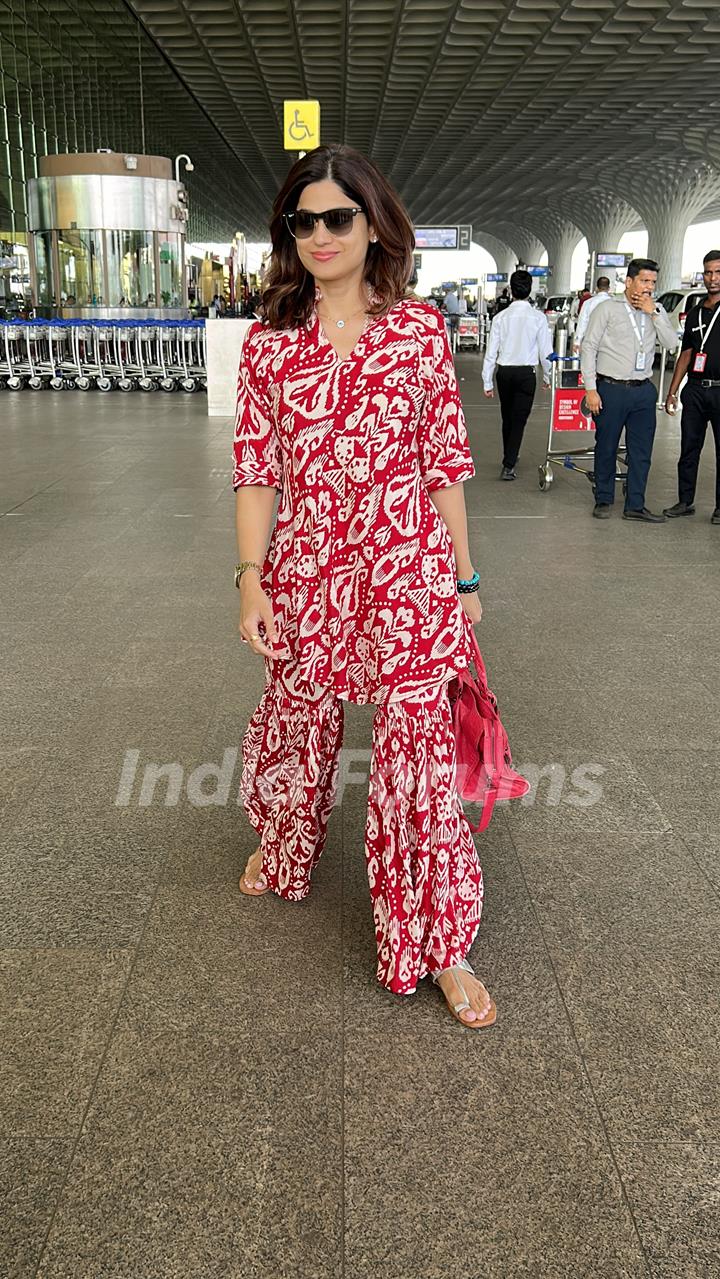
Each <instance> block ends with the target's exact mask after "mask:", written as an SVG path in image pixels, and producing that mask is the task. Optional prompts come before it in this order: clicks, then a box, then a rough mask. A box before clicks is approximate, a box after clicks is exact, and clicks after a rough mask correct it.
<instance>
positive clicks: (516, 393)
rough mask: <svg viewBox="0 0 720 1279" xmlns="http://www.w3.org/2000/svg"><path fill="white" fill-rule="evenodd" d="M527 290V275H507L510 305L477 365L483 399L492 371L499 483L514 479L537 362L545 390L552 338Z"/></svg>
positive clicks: (490, 385)
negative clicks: (498, 431)
mask: <svg viewBox="0 0 720 1279" xmlns="http://www.w3.org/2000/svg"><path fill="white" fill-rule="evenodd" d="M531 288H532V276H531V275H530V272H529V271H513V273H512V275H511V276H510V292H511V294H512V302H511V303H510V305H509V306H508V307H507V308H506V309H505V310H504V311H502V312H501V313H500V315H498V316H496V317H495V319H494V320H493V324H492V328H491V329H490V339H489V341H488V346H487V351H486V353H485V361H484V363H483V386H484V388H485V394H486V396H488V397H492V396H493V395H494V391H493V374H494V373H495V369H496V366H497V388H498V395H499V397H500V411H501V413H502V438H503V462H502V471H501V472H500V478H501V479H502V480H514V479H516V478H517V476H516V472H515V466H516V463H517V460H518V454H519V453H520V445H521V444H522V439H523V435H524V433H525V426H526V423H527V420H528V418H529V416H530V410H531V409H532V406H533V401H534V399H535V370H536V368H537V365H538V363H540V364H542V368H543V375H544V380H543V385H544V386H546V387H548V386H549V385H550V358H549V357H550V354H551V352H552V336H551V334H550V326H549V324H548V322H547V320H546V319H545V316H544V315H543V314H542V313H541V312H540V311H538V310H536V309H535V307H533V306H531V305H530V290H531Z"/></svg>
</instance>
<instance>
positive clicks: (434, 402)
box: [418, 315, 475, 492]
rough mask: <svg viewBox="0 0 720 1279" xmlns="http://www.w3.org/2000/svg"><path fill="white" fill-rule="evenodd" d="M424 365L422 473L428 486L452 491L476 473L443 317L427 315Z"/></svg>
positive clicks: (420, 443) (420, 436)
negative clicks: (450, 488)
mask: <svg viewBox="0 0 720 1279" xmlns="http://www.w3.org/2000/svg"><path fill="white" fill-rule="evenodd" d="M422 362H423V367H424V372H425V375H426V378H427V391H426V394H425V401H424V403H423V406H422V409H421V412H420V421H419V424H418V452H419V458H420V471H421V474H422V478H423V481H424V483H425V485H426V487H427V488H428V489H429V490H430V491H431V492H432V491H433V489H441V488H449V486H450V485H451V484H460V483H461V482H462V481H463V480H469V479H471V478H472V476H473V475H474V474H475V467H474V466H473V460H472V454H471V452H470V445H469V442H468V437H467V429H466V426H465V414H464V413H463V407H462V403H461V401H460V392H459V391H458V385H457V378H456V376H455V365H454V364H453V357H452V351H451V350H450V343H449V341H448V336H447V330H446V328H445V321H444V319H443V317H442V316H441V315H437V316H436V315H430V316H428V332H427V339H426V341H425V342H424V345H423V352H422Z"/></svg>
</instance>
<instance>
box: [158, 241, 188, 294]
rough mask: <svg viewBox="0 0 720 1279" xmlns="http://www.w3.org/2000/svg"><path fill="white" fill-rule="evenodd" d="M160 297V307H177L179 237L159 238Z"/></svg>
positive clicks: (179, 277)
mask: <svg viewBox="0 0 720 1279" xmlns="http://www.w3.org/2000/svg"><path fill="white" fill-rule="evenodd" d="M159 256H160V297H159V299H158V300H159V302H160V304H161V305H162V306H177V305H178V303H179V300H180V299H181V298H182V277H181V271H182V262H181V258H180V236H179V235H168V236H166V237H165V238H163V237H162V236H161V237H160V245H159Z"/></svg>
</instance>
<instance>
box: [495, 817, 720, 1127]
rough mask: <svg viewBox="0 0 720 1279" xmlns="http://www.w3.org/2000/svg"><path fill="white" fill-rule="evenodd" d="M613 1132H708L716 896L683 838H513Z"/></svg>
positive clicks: (716, 1022) (719, 1031)
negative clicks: (549, 842)
mask: <svg viewBox="0 0 720 1279" xmlns="http://www.w3.org/2000/svg"><path fill="white" fill-rule="evenodd" d="M517 847H518V851H519V855H520V859H521V862H522V865H523V868H524V871H525V875H526V879H527V882H528V884H529V886H530V891H531V893H532V897H533V901H534V903H535V906H536V910H537V914H538V918H539V920H540V923H541V927H542V930H543V934H544V938H545V941H546V943H547V947H548V950H549V953H550V956H551V959H552V963H553V966H554V969H555V972H556V974H557V978H558V981H559V983H560V987H561V989H562V992H563V998H564V1001H565V1005H566V1007H567V1010H568V1013H569V1015H570V1018H571V1020H572V1024H573V1027H574V1031H575V1034H576V1036H577V1039H578V1042H579V1044H580V1047H581V1049H582V1052H583V1055H584V1058H585V1061H586V1064H587V1068H588V1071H589V1074H590V1078H591V1080H592V1082H593V1087H594V1089H595V1091H596V1095H597V1099H598V1104H599V1106H600V1108H601V1110H602V1112H603V1116H604V1119H605V1122H606V1125H607V1127H608V1130H609V1132H610V1134H611V1137H612V1139H613V1140H615V1139H618V1140H625V1139H628V1140H638V1141H642V1140H646V1139H648V1140H649V1139H663V1140H671V1139H673V1138H674V1137H676V1138H684V1137H689V1138H695V1137H703V1136H707V1137H716V1136H717V1135H718V1132H720V1095H719V1094H718V1090H717V1064H718V1057H717V1043H718V1037H719V1036H720V1015H719V1014H718V1007H717V997H716V981H715V978H714V974H716V973H717V970H718V965H719V963H720V954H719V953H718V940H717V939H718V936H719V935H720V901H718V897H717V895H716V894H715V893H714V891H713V889H712V886H711V885H710V883H709V882H708V880H707V878H706V877H705V876H704V875H703V874H702V872H701V870H700V869H699V867H698V866H697V864H696V863H695V862H694V861H693V859H692V858H691V857H690V855H689V854H688V852H687V851H686V849H685V848H684V846H683V845H679V844H677V843H671V842H663V841H660V840H657V839H652V838H649V837H647V838H645V839H644V840H642V839H639V838H637V837H636V838H635V839H634V840H630V839H625V840H622V841H619V840H617V838H615V839H613V838H612V837H607V838H606V839H605V840H604V841H601V840H599V839H596V840H595V841H587V842H585V843H583V844H580V845H579V846H578V844H577V843H575V842H571V841H569V840H568V839H567V836H566V837H565V839H564V840H561V841H558V843H556V844H555V845H554V846H553V847H552V848H550V849H543V848H538V847H537V846H536V845H535V844H534V842H533V840H532V839H527V838H525V839H522V838H520V837H517Z"/></svg>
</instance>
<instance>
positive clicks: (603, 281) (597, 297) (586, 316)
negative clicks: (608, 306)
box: [573, 275, 610, 355]
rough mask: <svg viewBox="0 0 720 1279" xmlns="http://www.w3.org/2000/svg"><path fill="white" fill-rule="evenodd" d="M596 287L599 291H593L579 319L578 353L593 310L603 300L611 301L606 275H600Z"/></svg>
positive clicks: (577, 331) (575, 342)
mask: <svg viewBox="0 0 720 1279" xmlns="http://www.w3.org/2000/svg"><path fill="white" fill-rule="evenodd" d="M595 288H596V290H597V292H595V293H593V296H592V297H591V298H588V300H587V302H586V303H585V305H584V307H583V309H582V311H581V312H580V318H579V319H578V324H577V328H576V330H575V337H574V339H573V342H574V349H575V354H576V355H577V353H578V352H579V350H580V347H581V346H582V340H583V338H584V337H585V330H586V329H587V326H588V324H589V322H590V316H591V315H592V313H593V311H596V310H597V308H598V307H599V306H601V305H602V303H603V302H609V301H610V281H609V279H608V277H607V276H606V275H601V276H598V282H597V284H596V286H595Z"/></svg>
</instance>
